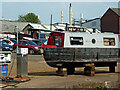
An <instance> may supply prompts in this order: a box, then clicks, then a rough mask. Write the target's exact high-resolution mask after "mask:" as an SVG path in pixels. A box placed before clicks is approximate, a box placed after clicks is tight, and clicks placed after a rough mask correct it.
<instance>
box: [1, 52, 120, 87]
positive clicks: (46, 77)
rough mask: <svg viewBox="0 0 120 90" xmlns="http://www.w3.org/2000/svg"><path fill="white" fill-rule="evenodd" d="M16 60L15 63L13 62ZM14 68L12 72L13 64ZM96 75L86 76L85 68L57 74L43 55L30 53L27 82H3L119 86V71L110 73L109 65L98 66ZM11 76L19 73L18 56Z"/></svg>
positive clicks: (12, 85)
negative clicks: (61, 74)
mask: <svg viewBox="0 0 120 90" xmlns="http://www.w3.org/2000/svg"><path fill="white" fill-rule="evenodd" d="M13 61H14V63H13ZM12 64H13V68H12V70H11V73H10V69H11V66H12ZM95 69H96V71H95V76H85V75H84V71H83V70H84V68H76V72H75V74H74V75H68V76H57V75H56V70H57V69H56V68H52V67H50V66H48V65H47V64H46V62H45V61H44V58H43V56H42V55H28V77H29V78H30V80H29V81H26V82H2V83H1V86H2V87H3V88H96V87H105V88H118V87H119V85H118V84H119V77H118V76H120V75H119V73H117V71H118V70H117V67H116V72H115V73H109V68H108V67H96V68H95ZM8 74H10V75H9V76H10V77H15V76H16V75H17V69H16V56H15V54H14V53H13V55H12V63H11V64H9V66H8Z"/></svg>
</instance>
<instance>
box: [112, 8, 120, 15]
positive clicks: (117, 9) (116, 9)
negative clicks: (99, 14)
mask: <svg viewBox="0 0 120 90" xmlns="http://www.w3.org/2000/svg"><path fill="white" fill-rule="evenodd" d="M110 9H111V10H112V11H114V12H115V13H116V14H117V15H118V16H120V8H110Z"/></svg>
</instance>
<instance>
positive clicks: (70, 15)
mask: <svg viewBox="0 0 120 90" xmlns="http://www.w3.org/2000/svg"><path fill="white" fill-rule="evenodd" d="M72 22H73V13H72V6H71V3H70V7H69V23H70V27H71V26H72Z"/></svg>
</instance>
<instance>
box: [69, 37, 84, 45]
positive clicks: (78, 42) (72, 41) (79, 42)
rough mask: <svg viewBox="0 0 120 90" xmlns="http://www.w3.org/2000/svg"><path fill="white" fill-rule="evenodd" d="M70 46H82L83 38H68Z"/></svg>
mask: <svg viewBox="0 0 120 90" xmlns="http://www.w3.org/2000/svg"><path fill="white" fill-rule="evenodd" d="M70 44H71V45H83V37H70Z"/></svg>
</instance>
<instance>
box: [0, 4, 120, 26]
mask: <svg viewBox="0 0 120 90" xmlns="http://www.w3.org/2000/svg"><path fill="white" fill-rule="evenodd" d="M69 4H70V2H2V17H4V18H5V19H6V20H8V19H11V20H17V19H18V16H19V15H26V14H27V13H31V12H32V13H35V14H36V15H38V16H39V19H40V21H41V22H42V23H43V24H50V17H51V14H52V15H53V23H57V22H58V23H59V22H61V10H63V13H64V22H69ZM71 4H72V11H73V13H74V18H77V19H79V18H80V13H83V17H84V18H85V19H93V18H98V17H101V16H102V15H103V14H104V13H105V12H106V11H107V9H108V8H118V2H72V3H71Z"/></svg>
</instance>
